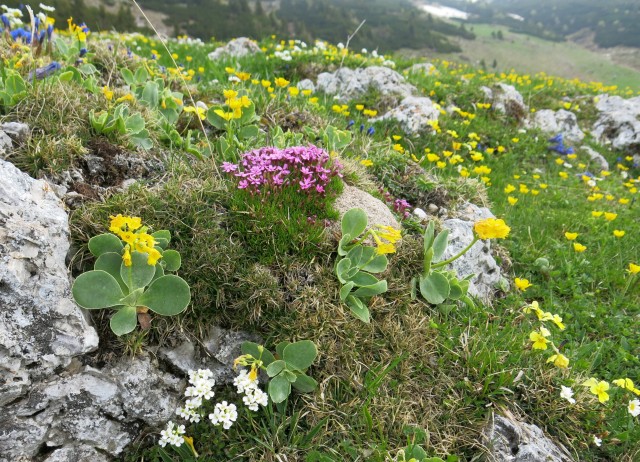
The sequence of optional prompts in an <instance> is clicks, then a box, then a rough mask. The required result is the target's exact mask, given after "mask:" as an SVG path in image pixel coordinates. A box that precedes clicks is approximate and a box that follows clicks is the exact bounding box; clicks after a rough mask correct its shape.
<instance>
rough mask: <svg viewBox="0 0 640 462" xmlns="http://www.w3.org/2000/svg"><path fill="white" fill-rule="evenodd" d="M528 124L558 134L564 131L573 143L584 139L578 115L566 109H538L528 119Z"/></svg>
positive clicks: (568, 139) (566, 137)
mask: <svg viewBox="0 0 640 462" xmlns="http://www.w3.org/2000/svg"><path fill="white" fill-rule="evenodd" d="M527 125H528V126H529V127H533V128H539V129H540V130H542V131H543V132H545V133H548V134H553V135H556V134H558V133H562V134H563V135H564V138H565V139H566V140H567V141H569V142H571V143H579V142H580V141H582V140H583V139H584V133H583V132H582V130H580V127H578V119H577V118H576V115H575V114H574V113H573V112H570V111H565V110H564V109H560V110H559V111H555V112H554V111H552V110H550V109H542V110H540V111H537V112H536V113H535V114H534V115H533V117H531V118H530V119H529V120H528V121H527Z"/></svg>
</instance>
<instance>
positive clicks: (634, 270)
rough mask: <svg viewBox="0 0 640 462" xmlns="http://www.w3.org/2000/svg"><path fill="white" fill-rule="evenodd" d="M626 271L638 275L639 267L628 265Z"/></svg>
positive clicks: (632, 264)
mask: <svg viewBox="0 0 640 462" xmlns="http://www.w3.org/2000/svg"><path fill="white" fill-rule="evenodd" d="M627 271H629V272H630V273H631V274H638V273H640V265H636V264H634V263H629V269H628V270H627Z"/></svg>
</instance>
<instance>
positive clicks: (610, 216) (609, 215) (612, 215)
mask: <svg viewBox="0 0 640 462" xmlns="http://www.w3.org/2000/svg"><path fill="white" fill-rule="evenodd" d="M616 218H618V214H617V213H611V212H604V219H605V220H607V221H613V220H615V219H616Z"/></svg>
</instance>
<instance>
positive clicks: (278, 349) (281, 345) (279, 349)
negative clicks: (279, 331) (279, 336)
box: [276, 340, 291, 358]
mask: <svg viewBox="0 0 640 462" xmlns="http://www.w3.org/2000/svg"><path fill="white" fill-rule="evenodd" d="M288 345H291V342H287V341H286V340H285V341H284V342H280V343H278V344H277V345H276V353H277V354H278V357H280V358H282V356H283V355H284V349H285V348H286V347H287V346H288Z"/></svg>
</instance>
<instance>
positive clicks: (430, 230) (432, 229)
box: [423, 221, 436, 252]
mask: <svg viewBox="0 0 640 462" xmlns="http://www.w3.org/2000/svg"><path fill="white" fill-rule="evenodd" d="M435 233H436V226H435V224H434V223H433V221H430V222H429V225H428V226H427V228H426V229H425V230H424V235H423V239H424V251H425V252H426V251H427V250H429V249H430V248H431V247H432V246H433V238H434V237H435Z"/></svg>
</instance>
